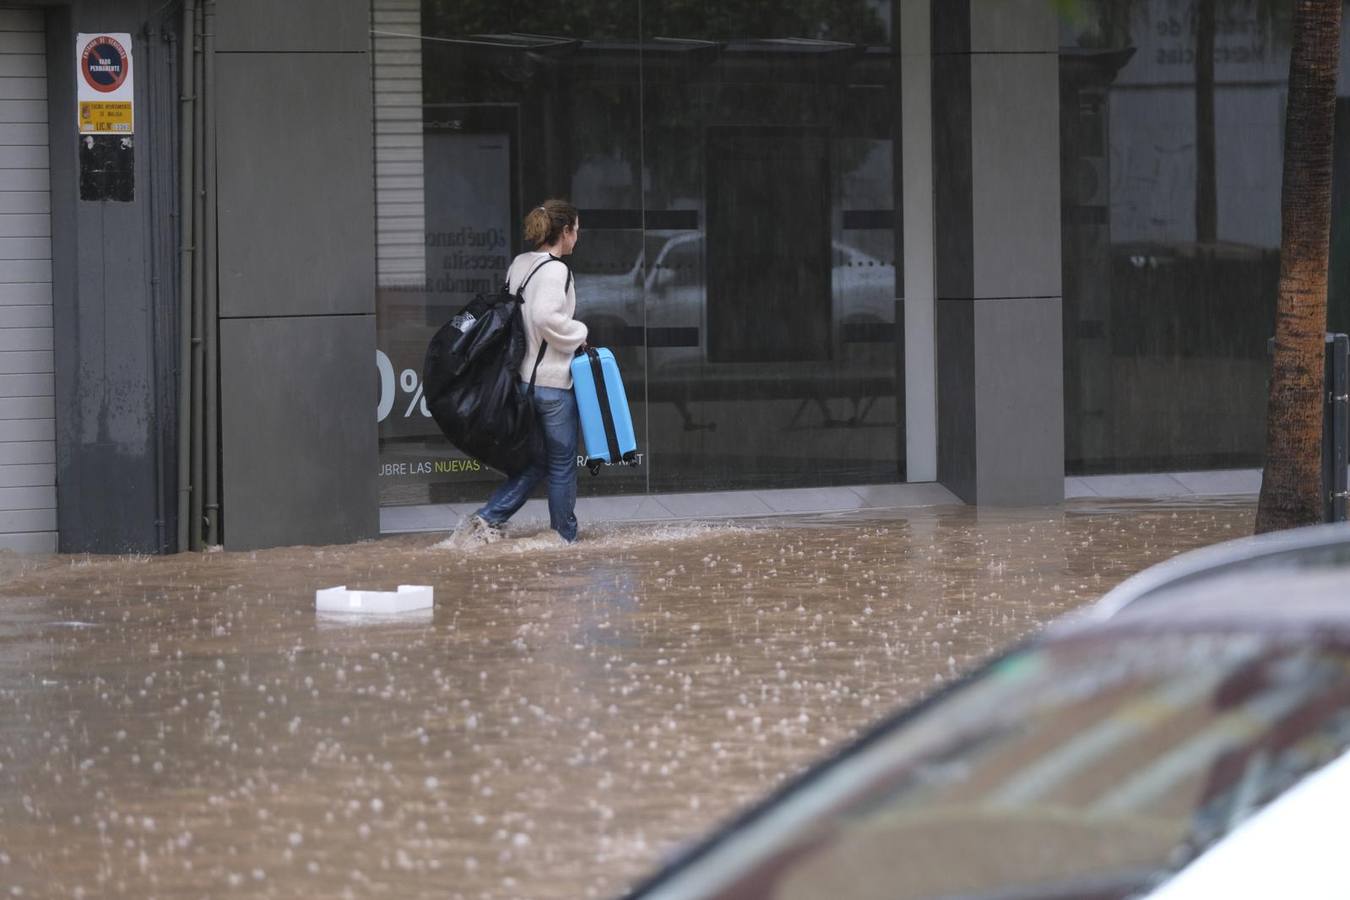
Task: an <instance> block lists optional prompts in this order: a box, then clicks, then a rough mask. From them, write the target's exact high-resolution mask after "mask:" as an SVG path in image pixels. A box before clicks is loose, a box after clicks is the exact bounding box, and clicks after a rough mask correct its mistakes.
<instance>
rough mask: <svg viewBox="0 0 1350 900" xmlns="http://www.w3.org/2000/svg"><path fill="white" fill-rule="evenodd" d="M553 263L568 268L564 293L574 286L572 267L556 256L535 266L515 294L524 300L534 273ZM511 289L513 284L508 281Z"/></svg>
mask: <svg viewBox="0 0 1350 900" xmlns="http://www.w3.org/2000/svg"><path fill="white" fill-rule="evenodd" d="M551 262H560V263H562V264H563V265H564V266H567V283H566V284H565V285H563V291H564V292H565V291H566V290H567V289H568V288H570V287H571V286H572V267H571V266H568V265H567V263H566V262H564V261H563V260H562V259H559V258H558V257H556V256H550V257H549V258H548V259H546V260H544V261H543V262H541V263H539V265H537V266H535V267H534V268H533V269H531V270H530V274H528V275H526V276H525V280H524V281H522V282H521V283H520V287H518V288H516V290H515V292H514V293H515V295H516V296H517V297H520V298H522V299H523V298H524V296H525V285H527V284H529V283H530V279H531V278H533V277H534V273H535V272H538V271H539V270H540V269H542V268H543V267H544V266H546V265H548V264H549V263H551ZM510 287H511V283H510V282H509V281H508V282H507V289H508V290H510Z"/></svg>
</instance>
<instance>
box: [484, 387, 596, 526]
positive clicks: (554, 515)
mask: <svg viewBox="0 0 1350 900" xmlns="http://www.w3.org/2000/svg"><path fill="white" fill-rule="evenodd" d="M520 390H521V393H524V392H525V391H526V390H527V386H526V385H525V384H523V383H522V384H521V385H520ZM534 412H535V415H536V416H538V421H539V427H540V429H541V430H542V431H543V437H544V442H543V443H544V458H543V459H535V460H533V461H531V462H530V465H529V467H528V468H527V469H525V471H523V472H521V473H520V474H519V475H515V476H513V477H511V478H508V479H507V480H506V483H505V484H503V485H502V486H501V487H499V488H497V490H495V491H493V492H492V496H491V497H489V498H488V502H487V503H485V504H484V505H483V508H482V509H480V510H478V513H477V515H479V516H482V518H483V519H484V520H485V521H486V522H487V523H488V524H490V525H500V524H502V523H503V522H505V521H506V520H507V519H509V518H511V517H512V516H514V515H515V514H516V513H517V512H519V510H520V508H521V507H522V506H524V505H525V501H526V500H528V499H529V498H530V492H531V491H533V490H534V488H535V485H537V484H539V482H541V481H543V480H544V477H545V476H548V518H549V524H550V525H552V526H553V530H554V531H556V532H558V534H559V535H561V536H562V539H563V540H564V541H567V543H569V544H570V543H572V542H573V541H575V540H576V539H577V517H576V506H577V431H578V429H579V428H580V418H579V417H578V415H577V398H576V395H574V394H573V393H572V392H571V391H568V390H563V389H561V388H551V387H539V386H536V387H535V389H534Z"/></svg>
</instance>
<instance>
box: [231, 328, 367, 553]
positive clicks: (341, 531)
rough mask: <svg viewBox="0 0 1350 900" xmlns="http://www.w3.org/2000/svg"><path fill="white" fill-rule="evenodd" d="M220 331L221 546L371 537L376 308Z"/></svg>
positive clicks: (313, 542) (237, 546) (255, 546)
mask: <svg viewBox="0 0 1350 900" xmlns="http://www.w3.org/2000/svg"><path fill="white" fill-rule="evenodd" d="M220 339H221V355H220V364H221V380H222V383H223V384H224V386H225V387H224V390H223V391H222V397H221V417H222V430H221V434H222V442H223V445H222V449H221V455H222V459H221V462H222V466H223V476H224V484H223V488H224V520H223V524H224V536H225V546H226V547H227V548H229V549H231V550H246V549H253V548H258V547H274V546H284V545H290V544H332V543H344V542H350V541H355V540H361V539H364V538H371V537H376V536H378V534H379V498H378V495H377V492H376V484H375V471H376V466H377V456H376V423H375V414H374V409H373V406H372V404H373V403H374V399H375V398H374V394H373V393H372V381H371V378H372V372H371V366H370V361H371V359H372V357H373V356H374V350H375V317H374V316H305V317H298V318H261V319H230V320H226V321H223V322H222V323H221V332H220Z"/></svg>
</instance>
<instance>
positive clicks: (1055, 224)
mask: <svg viewBox="0 0 1350 900" xmlns="http://www.w3.org/2000/svg"><path fill="white" fill-rule="evenodd" d="M970 70H971V82H970V83H971V87H970V90H971V96H972V98H973V100H972V102H971V114H970V115H971V135H972V141H971V151H970V152H971V157H970V159H971V177H972V192H971V194H972V198H973V202H974V212H973V232H972V242H973V255H972V261H973V279H974V284H973V289H974V296H975V297H977V298H997V297H1058V296H1060V294H1061V290H1060V284H1061V280H1062V274H1061V272H1060V252H1061V247H1060V230H1059V105H1058V103H1057V102H1056V100H1057V98H1058V97H1059V58H1058V57H1057V56H1055V55H1052V54H1013V55H1001V54H1000V55H988V54H986V55H974V56H971V57H970Z"/></svg>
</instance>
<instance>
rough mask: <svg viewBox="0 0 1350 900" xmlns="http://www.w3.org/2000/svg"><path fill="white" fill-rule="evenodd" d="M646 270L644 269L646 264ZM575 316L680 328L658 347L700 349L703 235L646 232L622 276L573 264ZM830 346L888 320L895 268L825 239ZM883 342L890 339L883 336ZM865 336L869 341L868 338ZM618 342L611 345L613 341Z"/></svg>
mask: <svg viewBox="0 0 1350 900" xmlns="http://www.w3.org/2000/svg"><path fill="white" fill-rule="evenodd" d="M648 259H650V260H651V265H650V266H647V265H646V263H647V260H648ZM576 265H577V272H578V275H579V276H580V279H581V280H580V281H579V286H580V288H581V294H580V308H579V309H578V313H577V314H578V316H579V317H580V318H582V319H583V320H584V321H585V322H586V323H587V325H588V326H590V327H591V328H593V329H599V330H600V331H601V332H602V333H604V332H613V331H614V330H615V329H619V330H622V329H624V328H640V327H642V326H645V327H646V328H647V329H648V330H652V329H680V330H681V331H682V332H684V334H683V338H684V342H681V341H680V337H681V336H680V335H671V334H669V333H663V334H662V336H661V337H658V338H657V340H658V342H659V343H660V344H661V345H662V346H665V347H704V346H706V339H705V338H704V337H703V329H704V327H705V323H706V315H705V308H704V304H705V302H706V298H707V294H708V285H707V278H706V271H707V270H706V264H705V259H704V236H703V234H701V233H699V232H680V233H660V232H649V233H648V241H647V246H646V247H645V248H643V249H641V250H639V251H638V255H637V258H636V259H635V260H633V262H632V265H631V267H628V268H626V269H625V270H623V271H622V272H618V271H614V270H613V268H611V269H610V270H609V271H604V270H603V269H602V270H601V271H598V272H594V273H589V272H586V271H585V269H584V266H585V263H584V262H583V261H581V260H578V261H577V263H576ZM830 278H831V285H832V294H833V304H834V321H835V323H836V328H837V329H838V331H839V333H838V335H837V341H839V342H848V341H850V339H851V338H859V337H860V336H861V335H862V334H863V332H862V331H861V330H860V328H859V326H868V325H880V326H892V330H893V326H894V323H895V267H894V266H891V265H888V264H886V263H884V262H882V261H881V260H879V259H877V258H876V257H874V256H872V255H870V254H868V253H865V252H863V251H862V250H860V249H858V248H856V247H851V246H849V245H847V244H844V243H841V242H839V241H834V242H832V269H831V273H830ZM884 337H886V338H888V339H892V340H893V339H894V335H893V334H891V333H889V332H887V333H886V334H885V335H884ZM867 339H869V340H873V341H875V340H876V339H877V338H876V336H875V335H871V336H869V337H868V338H867ZM616 343H617V341H616Z"/></svg>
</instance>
